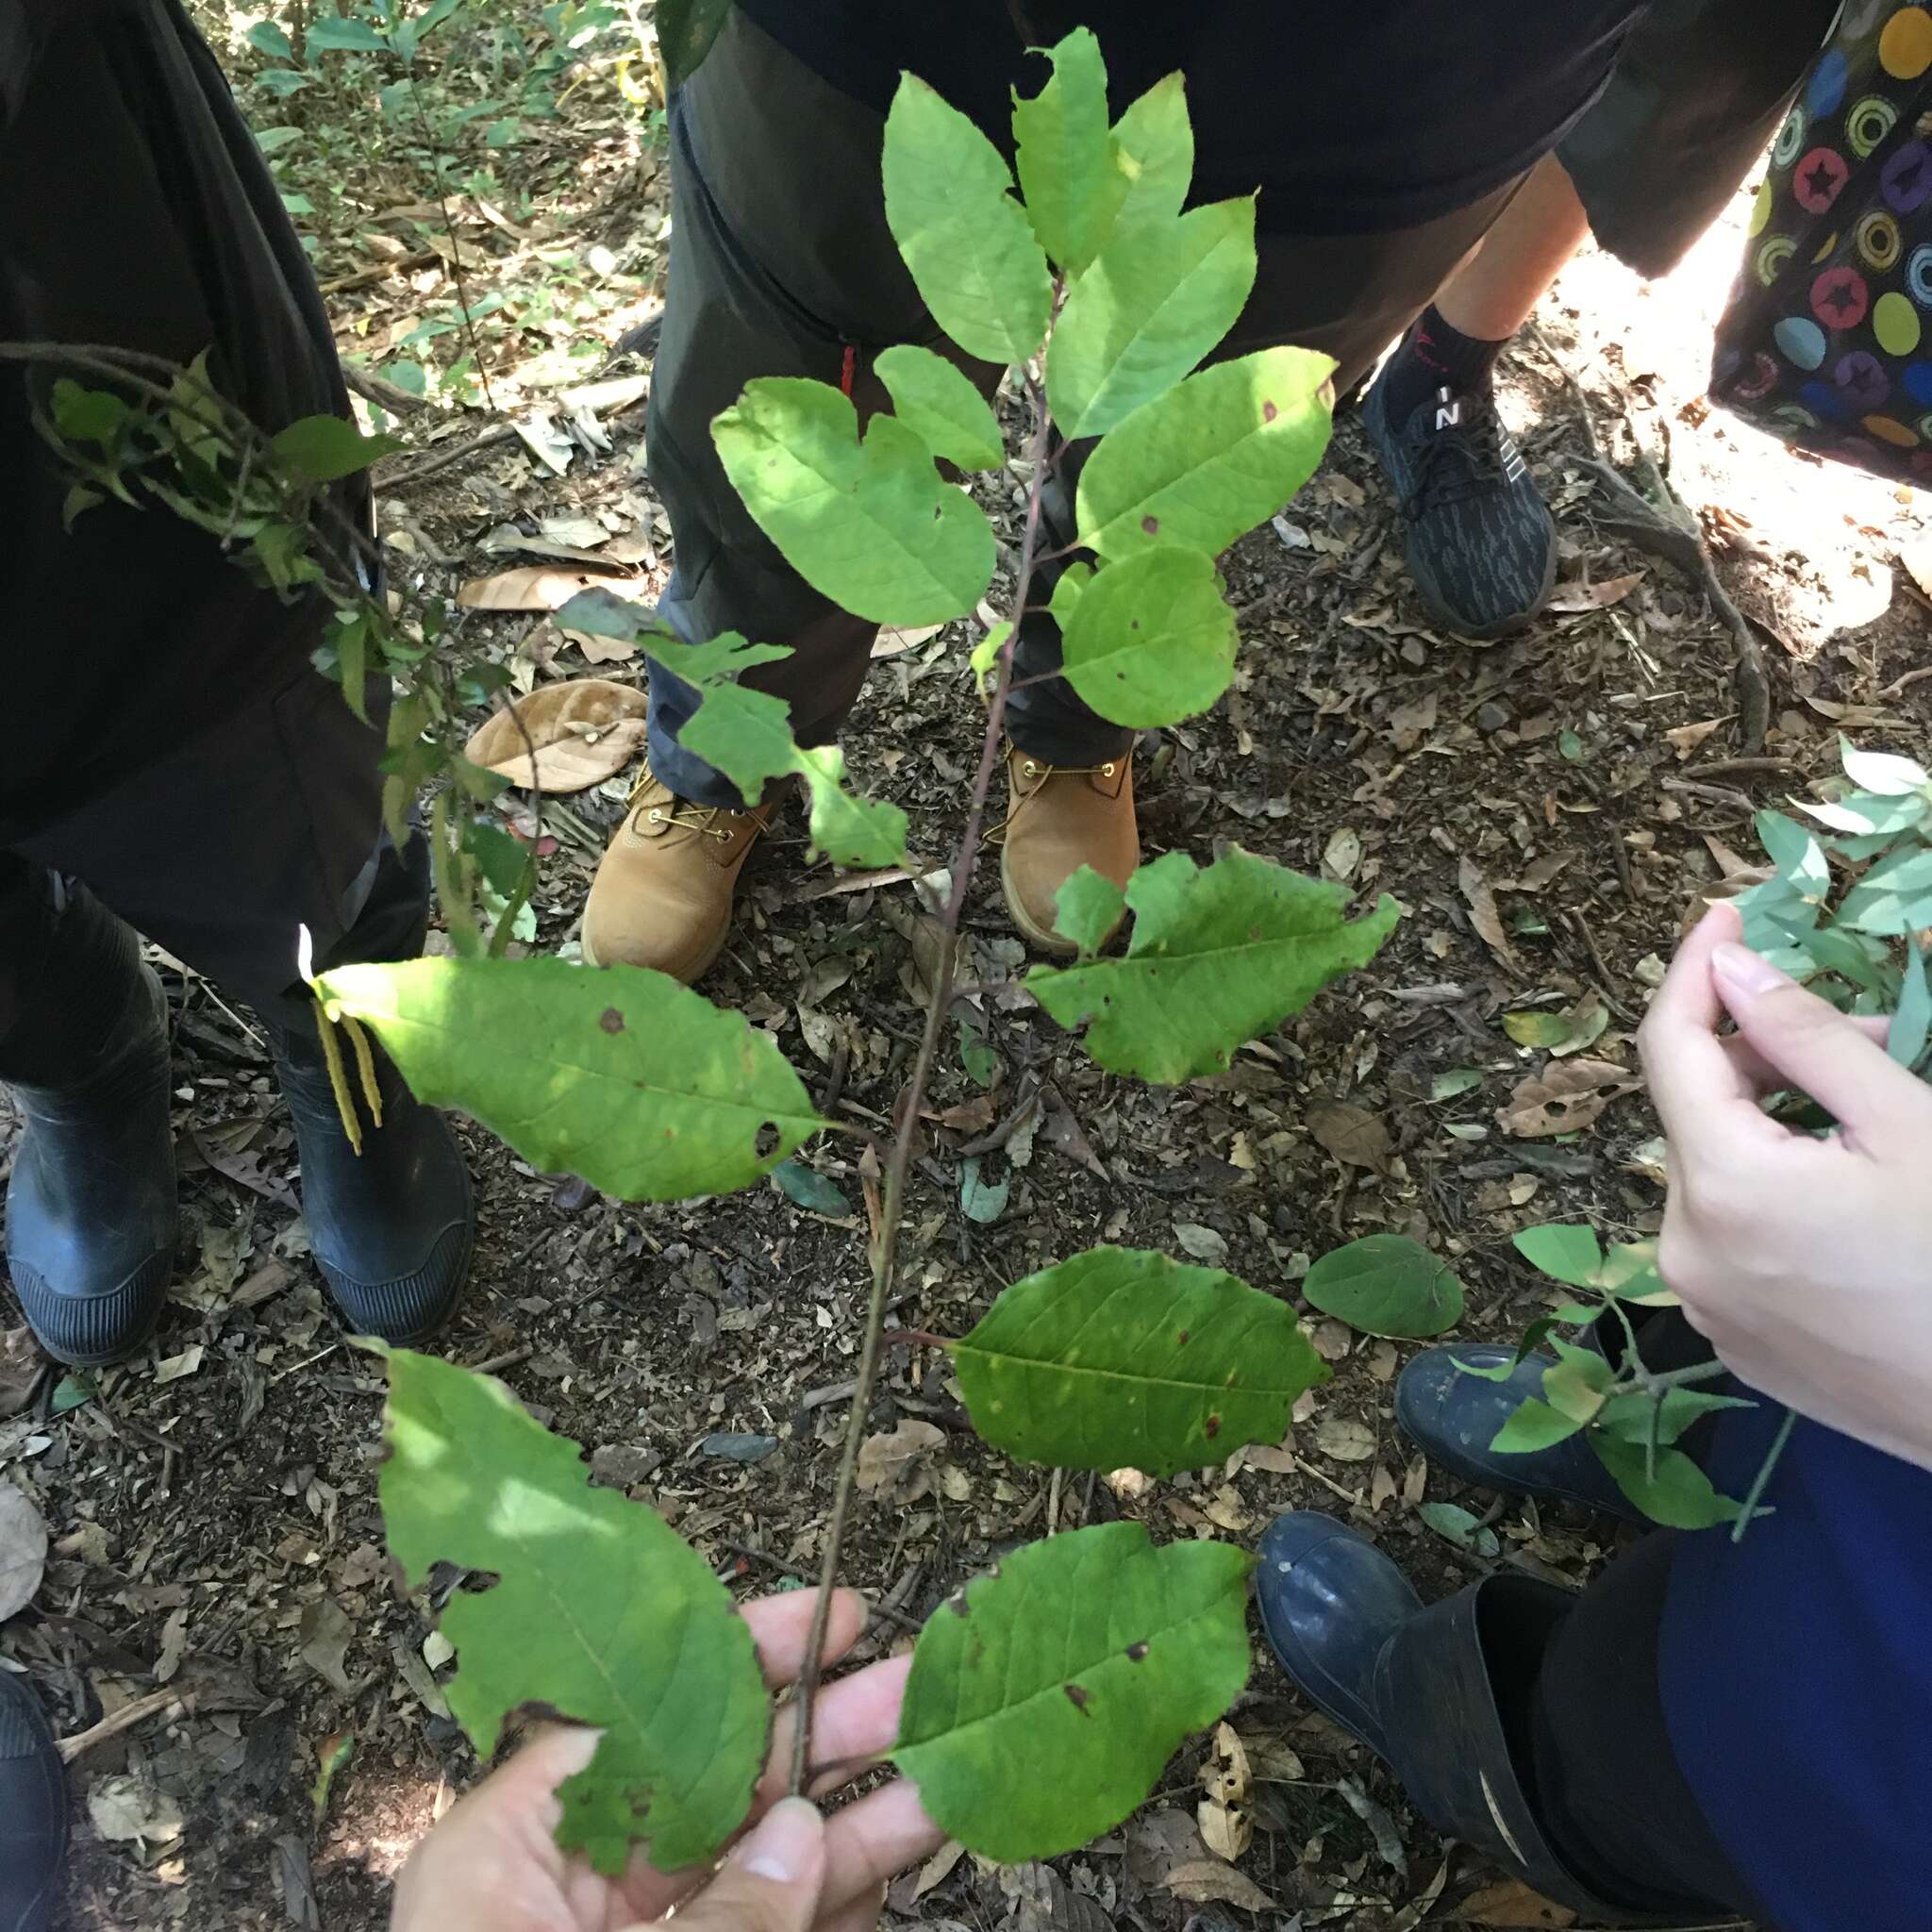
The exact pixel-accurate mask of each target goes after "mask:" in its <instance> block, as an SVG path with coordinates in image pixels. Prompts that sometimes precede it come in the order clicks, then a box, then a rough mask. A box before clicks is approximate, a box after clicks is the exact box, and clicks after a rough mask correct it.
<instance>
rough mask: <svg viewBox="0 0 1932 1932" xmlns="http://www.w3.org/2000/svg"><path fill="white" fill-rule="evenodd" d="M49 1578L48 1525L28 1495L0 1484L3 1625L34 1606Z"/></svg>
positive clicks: (0, 1619)
mask: <svg viewBox="0 0 1932 1932" xmlns="http://www.w3.org/2000/svg"><path fill="white" fill-rule="evenodd" d="M45 1574H47V1525H46V1524H44V1523H43V1522H42V1520H41V1512H40V1511H39V1510H38V1509H36V1508H35V1507H34V1506H33V1504H32V1502H31V1501H30V1500H29V1499H28V1497H27V1495H26V1492H25V1491H23V1490H19V1489H16V1488H15V1487H14V1486H13V1484H11V1483H0V1624H4V1623H6V1621H7V1620H8V1617H12V1616H17V1615H18V1614H19V1613H20V1612H21V1611H22V1610H24V1609H25V1608H26V1607H27V1605H29V1604H30V1603H32V1602H33V1600H34V1595H35V1592H36V1591H39V1589H40V1587H41V1579H42V1577H43V1576H44V1575H45Z"/></svg>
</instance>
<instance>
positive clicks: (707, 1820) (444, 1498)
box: [378, 1348, 771, 1874]
mask: <svg viewBox="0 0 1932 1932" xmlns="http://www.w3.org/2000/svg"><path fill="white" fill-rule="evenodd" d="M384 1352H385V1353H386V1354H387V1355H388V1357H389V1385H390V1386H389V1402H388V1405H387V1407H386V1408H385V1410H384V1415H383V1422H384V1442H385V1447H386V1449H387V1451H388V1454H387V1456H386V1457H385V1458H384V1460H383V1463H382V1468H381V1474H380V1475H379V1477H378V1486H379V1491H380V1495H381V1501H382V1514H383V1523H384V1525H385V1527H386V1529H387V1531H388V1535H389V1547H390V1554H391V1556H393V1557H394V1558H395V1559H396V1561H397V1562H398V1563H399V1564H400V1565H401V1566H402V1569H403V1572H404V1575H405V1579H406V1581H407V1583H408V1587H409V1588H411V1589H415V1588H420V1587H421V1585H422V1584H423V1582H424V1580H425V1578H426V1577H427V1575H428V1574H429V1570H430V1568H431V1566H432V1565H433V1564H436V1563H453V1564H458V1565H459V1566H461V1567H462V1568H463V1569H466V1570H473V1571H489V1572H493V1573H494V1574H495V1575H496V1577H497V1579H498V1580H497V1581H496V1582H495V1583H494V1584H492V1585H491V1587H490V1588H489V1589H487V1590H479V1591H470V1590H462V1591H457V1592H456V1593H455V1594H454V1595H453V1596H452V1597H451V1598H450V1599H449V1603H448V1606H447V1607H446V1608H445V1609H444V1610H443V1613H442V1620H441V1628H442V1633H443V1635H444V1636H445V1637H447V1638H448V1639H449V1641H451V1642H452V1643H453V1644H455V1645H456V1648H457V1655H458V1660H459V1666H460V1667H459V1668H458V1672H457V1674H456V1675H455V1676H454V1677H453V1678H451V1679H450V1681H449V1683H448V1684H447V1685H446V1686H445V1695H446V1696H447V1697H448V1700H449V1707H450V1710H451V1712H452V1713H453V1714H454V1715H455V1717H456V1719H457V1721H458V1723H459V1724H461V1725H462V1727H463V1729H464V1731H465V1732H467V1733H468V1735H469V1738H470V1741H471V1742H472V1743H473V1744H474V1745H475V1749H476V1755H477V1756H478V1757H481V1758H483V1759H484V1760H485V1761H486V1762H487V1761H488V1759H489V1757H490V1756H491V1753H492V1752H493V1751H494V1750H495V1749H496V1745H497V1740H498V1739H499V1738H500V1737H501V1735H502V1732H503V1727H504V1724H505V1723H506V1722H507V1721H508V1719H509V1718H510V1717H512V1716H514V1715H515V1714H516V1713H517V1712H518V1711H519V1710H520V1709H522V1708H524V1707H526V1706H529V1705H533V1704H534V1705H538V1706H541V1707H547V1708H549V1709H552V1710H554V1711H556V1712H557V1713H558V1715H559V1716H562V1717H566V1718H570V1719H574V1720H575V1722H577V1723H578V1724H592V1725H595V1726H597V1727H598V1728H599V1729H601V1730H602V1731H603V1733H604V1736H603V1739H602V1740H601V1741H600V1742H599V1744H598V1746H597V1755H596V1757H594V1758H592V1759H591V1766H590V1769H589V1770H587V1771H585V1772H582V1773H580V1774H578V1775H576V1776H575V1777H573V1778H571V1779H570V1780H569V1781H568V1782H567V1783H565V1784H564V1785H563V1786H562V1787H561V1788H560V1790H559V1793H558V1795H559V1797H560V1798H561V1799H562V1803H563V1818H562V1822H561V1824H559V1825H558V1830H557V1839H558V1844H560V1845H562V1846H564V1847H565V1848H566V1849H575V1850H581V1851H583V1852H585V1853H586V1854H587V1855H588V1856H589V1857H590V1859H591V1863H592V1864H593V1865H594V1866H595V1867H596V1868H597V1870H598V1871H600V1872H602V1873H605V1874H615V1873H619V1872H622V1871H623V1870H624V1869H625V1861H626V1858H627V1857H628V1854H629V1851H630V1847H631V1846H632V1844H633V1843H635V1842H636V1841H638V1840H649V1843H650V1858H651V1862H652V1863H653V1864H654V1865H655V1866H657V1867H658V1870H659V1871H663V1872H670V1871H675V1870H677V1869H679V1868H681V1867H683V1866H687V1865H691V1864H693V1863H698V1862H701V1861H705V1860H708V1859H709V1858H710V1857H711V1856H712V1855H713V1854H714V1853H715V1852H716V1851H717V1850H718V1848H719V1847H720V1846H721V1845H723V1844H724V1841H725V1840H727V1839H729V1838H730V1837H731V1835H732V1833H733V1832H734V1831H735V1830H736V1829H737V1828H738V1826H739V1825H740V1824H742V1823H743V1821H744V1819H745V1816H746V1814H747V1813H748V1812H749V1811H750V1809H751V1794H752V1787H753V1785H754V1784H755V1783H756V1781H757V1779H758V1772H759V1769H760V1767H761V1765H762V1763H763V1760H764V1756H765V1746H766V1740H767V1735H768V1732H769V1728H770V1724H771V1710H770V1706H769V1704H768V1702H767V1700H766V1696H765V1688H764V1680H763V1676H762V1674H761V1673H760V1671H759V1668H758V1654H757V1651H756V1650H755V1648H754V1647H753V1644H752V1639H751V1629H750V1626H749V1625H748V1624H746V1623H745V1621H744V1619H743V1618H742V1617H741V1616H739V1614H738V1613H737V1611H736V1610H735V1609H734V1608H733V1607H732V1603H731V1598H730V1596H729V1594H728V1593H727V1592H726V1591H725V1590H724V1586H723V1585H722V1584H721V1583H720V1582H719V1581H718V1579H717V1578H716V1577H715V1576H714V1575H713V1574H712V1573H711V1567H710V1565H709V1564H708V1563H707V1562H706V1561H705V1559H704V1558H703V1557H700V1556H699V1555H698V1553H697V1552H696V1551H695V1550H693V1549H692V1548H691V1545H690V1544H689V1543H687V1542H686V1541H684V1540H683V1539H682V1538H681V1537H679V1536H677V1535H675V1533H674V1532H673V1531H672V1530H671V1529H670V1528H669V1526H668V1525H667V1524H665V1522H664V1520H663V1519H662V1518H661V1517H660V1516H658V1514H657V1513H656V1511H654V1510H651V1509H647V1508H645V1507H643V1506H642V1505H641V1504H637V1503H632V1502H628V1501H626V1500H625V1498H624V1497H623V1496H621V1495H619V1494H618V1493H617V1492H616V1491H612V1490H598V1489H592V1488H591V1484H590V1473H589V1471H588V1470H587V1469H586V1468H585V1467H584V1464H583V1460H582V1452H581V1451H580V1450H579V1449H578V1447H577V1445H576V1444H575V1442H572V1441H566V1440H565V1439H564V1438H563V1437H561V1436H554V1435H552V1434H551V1433H550V1431H549V1430H548V1429H546V1428H544V1427H543V1426H542V1425H541V1424H540V1423H538V1422H537V1421H536V1420H535V1419H534V1418H533V1417H531V1416H530V1415H528V1414H527V1413H525V1410H524V1409H523V1408H522V1407H520V1406H519V1405H518V1403H517V1402H516V1400H515V1398H514V1397H513V1396H511V1394H510V1393H509V1391H508V1390H507V1389H505V1388H504V1387H503V1385H502V1384H501V1383H500V1382H494V1381H491V1380H490V1379H489V1378H488V1377H486V1376H483V1375H475V1374H471V1373H470V1372H469V1371H468V1370H467V1369H459V1368H458V1367H456V1366H455V1365H454V1364H452V1363H449V1362H444V1361H439V1360H437V1359H436V1357H433V1356H425V1355H416V1354H412V1353H411V1352H410V1351H409V1350H408V1349H401V1348H398V1349H389V1350H385V1351H384Z"/></svg>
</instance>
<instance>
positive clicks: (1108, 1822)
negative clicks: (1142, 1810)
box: [892, 1523, 1254, 1863]
mask: <svg viewBox="0 0 1932 1932" xmlns="http://www.w3.org/2000/svg"><path fill="white" fill-rule="evenodd" d="M1253 1568H1254V1558H1253V1557H1251V1556H1250V1555H1249V1554H1248V1553H1247V1552H1246V1551H1245V1550H1238V1549H1234V1548H1232V1547H1230V1546H1229V1545H1227V1544H1225V1543H1216V1542H1184V1543H1172V1544H1168V1545H1166V1546H1165V1547H1163V1548H1158V1549H1157V1548H1156V1547H1155V1545H1154V1544H1153V1543H1151V1542H1150V1541H1148V1538H1147V1532H1146V1531H1145V1530H1144V1529H1142V1528H1141V1526H1140V1524H1136V1523H1109V1524H1101V1525H1099V1526H1098V1527H1095V1528H1092V1529H1079V1530H1074V1531H1073V1532H1071V1533H1069V1534H1067V1535H1062V1536H1057V1537H1054V1538H1052V1539H1051V1540H1049V1541H1044V1542H1036V1543H1028V1544H1027V1545H1025V1546H1024V1548H1022V1549H1019V1550H1015V1551H1014V1552H1013V1553H1012V1554H1011V1555H1010V1556H1008V1557H1005V1558H1004V1559H1003V1560H1002V1562H1001V1564H1000V1566H999V1568H998V1570H997V1571H995V1572H994V1573H993V1574H991V1575H989V1576H983V1577H980V1578H978V1579H976V1580H975V1581H974V1582H972V1583H969V1584H967V1585H966V1587H965V1588H964V1590H963V1591H960V1592H959V1593H958V1595H957V1596H955V1597H954V1598H952V1599H951V1600H950V1601H949V1602H948V1603H947V1604H946V1605H944V1606H943V1607H941V1609H939V1610H937V1611H936V1612H934V1614H933V1615H932V1616H931V1617H930V1618H928V1619H927V1621H926V1624H925V1627H924V1630H923V1631H922V1632H921V1633H920V1637H919V1641H918V1644H917V1646H916V1647H915V1648H914V1650H913V1653H912V1672H911V1675H910V1676H909V1677H908V1680H907V1685H906V1698H905V1704H904V1706H903V1707H902V1711H901V1716H900V1725H899V1741H898V1744H897V1745H896V1746H895V1747H894V1750H893V1753H892V1756H893V1757H894V1759H895V1760H896V1762H897V1763H898V1766H899V1768H900V1770H902V1771H903V1772H904V1773H905V1774H907V1776H908V1777H909V1778H911V1779H912V1780H913V1781H914V1782H915V1783H916V1784H917V1785H918V1787H919V1795H920V1802H921V1803H922V1805H923V1806H924V1808H925V1811H926V1813H927V1815H928V1816H929V1817H931V1818H932V1820H933V1821H934V1823H935V1824H938V1825H939V1826H940V1827H941V1830H943V1831H944V1832H946V1833H947V1834H948V1835H949V1836H950V1837H953V1838H956V1839H958V1840H960V1841H961V1842H962V1843H963V1844H965V1845H966V1846H967V1847H968V1848H969V1849H971V1850H973V1851H975V1852H978V1853H980V1854H981V1855H982V1856H983V1857H990V1858H998V1859H1000V1860H1002V1861H1005V1862H1008V1863H1011V1862H1018V1861H1020V1860H1022V1859H1027V1858H1047V1857H1053V1856H1055V1855H1056V1854H1057V1853H1059V1852H1066V1851H1072V1850H1073V1849H1074V1847H1075V1846H1077V1845H1083V1844H1086V1843H1087V1842H1088V1841H1089V1840H1091V1839H1094V1838H1097V1837H1098V1836H1099V1835H1100V1834H1101V1833H1103V1832H1105V1831H1108V1830H1110V1829H1111V1828H1112V1827H1113V1826H1114V1825H1116V1824H1120V1823H1121V1821H1122V1820H1123V1819H1124V1818H1125V1817H1127V1816H1128V1814H1129V1813H1130V1812H1132V1811H1133V1809H1134V1807H1136V1806H1137V1805H1139V1804H1140V1803H1141V1800H1142V1799H1144V1798H1145V1797H1146V1796H1147V1794H1148V1793H1149V1792H1150V1791H1151V1790H1153V1789H1154V1786H1155V1782H1156V1780H1157V1779H1158V1777H1159V1775H1160V1773H1161V1770H1162V1767H1163V1766H1164V1765H1165V1764H1166V1763H1167V1761H1168V1759H1169V1758H1170V1757H1172V1756H1173V1755H1174V1751H1175V1750H1176V1749H1178V1748H1179V1745H1180V1743H1181V1740H1183V1739H1184V1738H1186V1737H1188V1736H1189V1735H1190V1734H1191V1733H1192V1732H1194V1731H1198V1730H1202V1729H1204V1728H1205V1727H1206V1726H1207V1725H1208V1724H1212V1723H1213V1722H1214V1720H1215V1719H1216V1718H1218V1717H1219V1716H1221V1714H1222V1713H1223V1712H1224V1710H1226V1708H1227V1707H1228V1706H1229V1705H1230V1704H1232V1703H1233V1702H1234V1700H1235V1698H1236V1697H1238V1696H1239V1695H1240V1694H1241V1687H1242V1686H1243V1685H1244V1684H1245V1683H1246V1682H1247V1678H1248V1668H1249V1662H1250V1657H1249V1651H1248V1633H1247V1601H1248V1573H1249V1572H1250V1570H1252V1569H1253ZM1016 1765H1024V1767H1025V1775H1024V1776H1015V1775H1014V1767H1015V1766H1016Z"/></svg>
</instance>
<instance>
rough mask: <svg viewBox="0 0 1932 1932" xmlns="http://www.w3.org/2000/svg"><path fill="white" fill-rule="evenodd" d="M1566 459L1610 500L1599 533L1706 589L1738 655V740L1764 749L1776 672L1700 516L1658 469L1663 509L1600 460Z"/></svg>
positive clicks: (1752, 749)
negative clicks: (1722, 573) (1720, 567)
mask: <svg viewBox="0 0 1932 1932" xmlns="http://www.w3.org/2000/svg"><path fill="white" fill-rule="evenodd" d="M1565 460H1567V461H1569V462H1571V463H1574V465H1575V466H1576V468H1578V469H1579V470H1583V471H1585V472H1587V473H1588V474H1589V475H1591V476H1592V477H1593V478H1595V480H1596V482H1597V483H1598V485H1599V486H1600V487H1601V488H1602V490H1603V491H1604V493H1605V495H1606V497H1607V506H1606V507H1605V508H1601V509H1599V510H1598V511H1597V512H1596V523H1597V527H1598V528H1599V529H1601V530H1603V531H1604V532H1605V533H1606V534H1607V535H1609V536H1612V537H1619V538H1622V539H1623V540H1624V541H1625V542H1626V543H1633V544H1635V545H1636V547H1637V548H1638V549H1639V550H1641V551H1643V552H1645V553H1646V554H1647V555H1649V556H1651V557H1661V558H1663V559H1664V560H1665V561H1666V562H1667V563H1674V564H1675V565H1676V566H1677V568H1678V569H1679V570H1681V571H1682V572H1683V573H1684V574H1685V575H1687V576H1690V577H1693V578H1695V579H1696V581H1697V582H1698V583H1699V584H1700V585H1702V587H1703V590H1704V594H1705V596H1706V597H1707V598H1708V599H1709V600H1710V607H1711V608H1712V609H1713V610H1714V611H1716V612H1717V614H1718V616H1719V617H1720V618H1721V619H1722V620H1723V621H1724V626H1725V628H1726V629H1728V630H1729V632H1730V634H1731V642H1732V646H1733V649H1734V652H1735V656H1734V658H1733V659H1732V673H1733V675H1734V676H1735V678H1736V680H1737V691H1738V741H1739V743H1740V746H1741V747H1742V749H1743V752H1744V755H1745V756H1746V757H1753V756H1755V755H1756V754H1757V753H1758V752H1760V751H1762V750H1763V748H1764V734H1765V732H1766V731H1767V730H1768V729H1769V728H1770V726H1771V674H1770V672H1769V671H1768V670H1767V669H1766V668H1765V663H1764V648H1763V646H1762V645H1761V644H1759V642H1758V641H1757V632H1756V631H1754V630H1753V629H1752V628H1751V620H1750V619H1749V618H1748V617H1746V616H1745V615H1744V613H1743V612H1742V611H1741V610H1740V609H1739V608H1738V607H1737V604H1736V603H1735V601H1733V599H1732V597H1731V593H1730V592H1729V591H1727V590H1725V589H1724V584H1723V583H1722V581H1721V580H1720V579H1719V577H1718V574H1717V565H1716V564H1715V563H1714V562H1713V561H1712V560H1711V555H1710V550H1709V547H1708V546H1707V544H1706V542H1705V541H1704V532H1703V531H1702V530H1701V529H1700V528H1699V527H1698V523H1697V519H1696V517H1695V516H1693V515H1692V514H1691V510H1690V509H1689V508H1687V507H1686V506H1685V504H1684V503H1683V502H1682V500H1681V499H1680V498H1679V497H1678V496H1677V494H1676V492H1675V491H1674V490H1672V488H1671V486H1670V485H1669V484H1668V483H1667V482H1666V481H1665V480H1664V478H1663V476H1662V475H1661V474H1660V473H1659V472H1658V471H1657V469H1656V467H1655V466H1654V465H1653V466H1652V467H1651V475H1652V476H1653V478H1654V479H1655V481H1656V484H1657V489H1658V491H1660V492H1661V493H1662V495H1663V498H1664V501H1663V503H1662V504H1661V505H1657V504H1653V503H1652V502H1651V501H1650V500H1649V499H1648V498H1647V497H1645V496H1643V495H1642V494H1641V493H1640V492H1639V491H1636V490H1634V489H1633V488H1632V487H1631V485H1630V484H1629V482H1628V481H1627V480H1626V479H1625V478H1624V476H1623V475H1621V474H1620V473H1619V472H1618V471H1616V470H1613V469H1612V468H1611V467H1610V466H1609V464H1608V463H1607V462H1604V461H1603V460H1602V459H1601V458H1597V457H1581V456H1573V457H1569V458H1566V459H1565Z"/></svg>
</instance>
